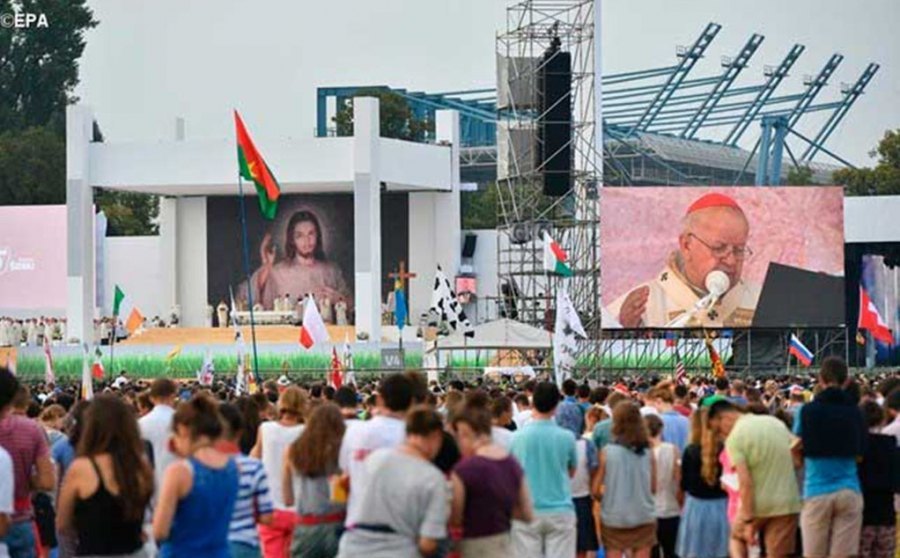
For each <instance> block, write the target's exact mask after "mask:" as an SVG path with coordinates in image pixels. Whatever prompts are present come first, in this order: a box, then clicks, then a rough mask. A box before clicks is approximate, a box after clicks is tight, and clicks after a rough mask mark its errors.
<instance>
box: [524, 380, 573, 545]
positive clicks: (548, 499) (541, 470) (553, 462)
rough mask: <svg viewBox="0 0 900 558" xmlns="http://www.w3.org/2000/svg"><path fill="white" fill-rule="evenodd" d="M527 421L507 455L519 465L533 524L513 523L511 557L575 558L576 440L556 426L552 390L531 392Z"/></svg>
mask: <svg viewBox="0 0 900 558" xmlns="http://www.w3.org/2000/svg"><path fill="white" fill-rule="evenodd" d="M533 404H534V409H533V412H532V418H531V420H530V421H529V422H528V424H526V425H525V427H523V428H521V429H519V430H517V431H516V433H515V434H514V435H513V438H512V443H511V444H510V448H509V450H510V453H512V454H513V455H514V456H515V457H516V459H518V460H519V464H520V465H521V466H522V469H523V470H524V472H525V480H526V482H527V483H528V489H529V490H530V491H531V497H532V501H533V502H534V521H532V522H531V523H522V522H520V521H514V522H513V529H512V535H513V537H512V538H513V546H514V549H515V555H516V556H526V557H546V558H555V557H557V556H574V555H575V543H576V531H575V506H574V504H573V503H572V490H571V487H570V483H569V479H570V478H571V476H572V475H574V474H575V467H576V464H577V456H576V454H575V436H574V435H573V434H572V432H569V431H567V430H565V429H563V428H561V427H560V426H558V425H557V424H556V422H555V421H554V420H553V416H554V414H555V412H556V410H557V406H558V405H559V389H558V388H557V387H556V384H554V383H551V382H542V383H540V384H538V385H537V386H536V387H535V389H534V396H533Z"/></svg>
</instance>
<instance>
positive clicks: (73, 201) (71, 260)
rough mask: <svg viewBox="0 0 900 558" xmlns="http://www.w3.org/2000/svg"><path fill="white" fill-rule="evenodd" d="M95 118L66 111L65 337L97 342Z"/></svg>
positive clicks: (76, 108) (74, 108)
mask: <svg viewBox="0 0 900 558" xmlns="http://www.w3.org/2000/svg"><path fill="white" fill-rule="evenodd" d="M93 124H94V116H93V113H92V112H91V109H90V108H89V107H88V106H86V105H71V106H69V107H67V108H66V229H67V241H66V243H67V264H66V265H67V274H66V275H67V279H66V285H67V287H66V288H67V295H68V296H67V303H66V321H67V324H66V335H67V337H69V338H77V339H78V340H79V341H81V342H85V343H90V344H93V342H94V275H95V270H94V193H93V190H92V189H91V182H90V151H89V148H90V142H91V138H92V136H93Z"/></svg>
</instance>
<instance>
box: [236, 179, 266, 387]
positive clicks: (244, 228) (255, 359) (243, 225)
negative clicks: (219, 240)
mask: <svg viewBox="0 0 900 558" xmlns="http://www.w3.org/2000/svg"><path fill="white" fill-rule="evenodd" d="M238 192H239V194H238V197H239V198H240V204H241V237H242V240H243V245H244V275H246V276H247V305H248V306H249V308H250V338H251V342H252V344H253V377H254V378H255V380H256V383H257V385H261V382H260V377H259V357H258V356H257V354H256V323H255V321H254V319H253V282H252V281H253V278H252V277H251V275H250V245H249V242H248V241H247V205H246V203H245V202H244V181H243V180H242V179H241V173H240V171H238Z"/></svg>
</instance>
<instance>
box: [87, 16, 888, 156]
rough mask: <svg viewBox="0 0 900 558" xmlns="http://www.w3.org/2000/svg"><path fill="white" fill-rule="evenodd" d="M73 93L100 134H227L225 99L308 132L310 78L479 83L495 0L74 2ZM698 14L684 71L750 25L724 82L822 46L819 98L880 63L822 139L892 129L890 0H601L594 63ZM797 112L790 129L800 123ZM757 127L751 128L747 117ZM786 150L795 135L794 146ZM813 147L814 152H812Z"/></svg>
mask: <svg viewBox="0 0 900 558" xmlns="http://www.w3.org/2000/svg"><path fill="white" fill-rule="evenodd" d="M88 4H89V5H90V6H91V8H92V9H93V10H94V14H95V17H96V19H98V20H99V21H100V24H99V26H98V27H97V28H96V29H94V30H92V31H91V32H90V33H89V34H88V37H87V48H86V50H85V54H84V57H83V58H82V61H81V85H80V86H79V87H78V90H77V92H76V94H77V95H78V96H79V97H81V99H82V100H83V101H84V102H86V103H88V104H89V105H91V106H92V107H93V109H94V111H95V113H96V116H97V119H98V120H99V123H100V126H101V129H102V130H103V132H104V135H105V136H106V137H107V138H108V139H109V140H111V141H123V140H137V141H157V140H160V139H170V138H171V137H173V135H174V119H175V117H176V116H183V117H184V118H185V119H186V120H187V136H188V138H201V137H203V138H206V137H230V136H231V134H232V133H233V132H232V120H231V115H230V110H231V108H232V107H237V108H238V109H239V110H240V111H241V112H242V114H243V115H244V117H245V120H246V121H247V123H248V126H249V127H250V129H251V133H253V134H255V135H258V136H268V137H281V136H293V137H304V136H311V135H312V134H313V131H314V126H315V114H316V106H315V91H316V87H320V86H340V85H376V84H385V85H390V86H394V87H404V88H407V89H412V90H425V91H435V92H436V91H448V90H460V89H472V88H480V87H493V86H494V84H495V80H494V52H495V49H496V46H495V36H496V33H497V32H499V31H502V30H503V28H504V26H505V10H506V5H507V4H508V2H507V1H505V0H344V1H339V0H255V1H254V2H247V1H246V0H154V1H152V2H151V1H147V0H128V1H123V0H88ZM710 21H715V22H717V23H720V24H722V26H723V29H722V31H721V32H720V33H719V35H718V37H717V38H716V40H715V41H714V42H713V44H712V46H711V47H710V49H709V50H708V51H707V52H708V56H707V57H706V59H705V60H704V61H703V62H702V63H701V64H700V65H698V67H697V68H696V69H695V72H694V74H692V75H693V77H698V76H702V75H712V74H718V73H719V71H720V68H719V61H720V58H721V56H722V55H733V54H735V53H736V52H737V50H738V49H739V48H740V47H741V46H742V45H743V44H744V42H745V41H746V40H747V38H748V37H749V36H750V34H751V33H753V32H757V33H760V34H762V35H765V37H766V39H765V41H764V42H763V44H762V46H761V47H760V49H759V50H758V51H757V53H756V55H755V57H754V58H753V60H752V61H751V66H750V67H749V68H747V69H746V70H745V71H744V74H743V75H742V76H741V79H740V80H739V82H738V84H742V83H743V84H749V83H761V82H762V81H763V75H762V72H763V66H764V65H766V64H768V65H775V64H777V63H778V62H780V61H781V59H782V58H783V57H784V55H785V54H786V53H787V51H788V49H789V48H790V47H791V45H793V44H794V43H801V44H804V45H805V46H806V47H807V48H806V52H804V54H803V56H802V57H801V58H800V60H799V61H798V62H797V64H796V65H795V66H794V70H793V71H792V75H791V76H790V77H789V78H788V80H787V81H786V82H785V83H784V84H783V85H782V87H781V88H780V89H779V94H787V93H795V92H799V91H801V90H802V88H803V75H804V74H815V73H817V72H818V71H819V69H820V68H821V67H822V65H823V64H824V63H825V61H826V60H827V58H828V57H829V56H830V55H831V54H832V53H834V52H840V53H842V54H843V55H844V56H845V59H844V62H843V64H842V65H841V67H840V68H839V69H838V71H837V72H836V74H835V76H836V77H835V79H833V80H832V83H831V84H830V85H829V86H828V87H827V88H826V90H825V91H823V93H822V95H821V96H820V98H819V100H822V101H824V100H836V99H838V98H839V96H840V83H841V82H851V83H852V82H853V81H855V80H856V79H857V77H858V76H859V74H860V73H861V72H862V70H863V69H864V68H865V66H866V64H868V63H869V62H878V63H880V64H881V70H880V71H879V73H878V75H877V76H876V77H875V79H874V80H873V82H872V83H871V84H870V86H869V88H868V90H867V92H866V94H865V95H864V96H863V97H862V98H861V99H860V100H859V101H858V102H857V104H856V105H855V106H854V108H853V109H852V110H851V112H850V114H849V116H848V117H847V118H846V119H845V120H844V121H843V122H842V124H841V127H840V128H839V129H838V131H837V132H836V133H835V135H834V136H833V139H832V140H831V141H830V142H829V144H828V145H829V147H830V148H832V149H833V150H835V151H837V152H838V153H839V154H841V155H843V156H845V157H847V158H848V159H850V160H851V161H852V162H854V163H856V164H872V160H871V159H869V158H868V155H867V153H868V151H869V150H870V149H872V147H873V146H874V145H875V144H876V143H877V142H878V140H879V139H880V137H881V136H882V135H883V133H884V131H885V130H886V129H889V128H898V127H900V77H898V76H900V74H898V70H900V67H898V66H900V33H898V32H897V25H898V23H900V1H898V0H857V1H855V2H848V1H846V0H790V1H789V2H787V1H785V0H752V1H751V0H742V1H737V0H728V1H726V0H607V1H606V2H604V4H603V49H604V55H603V65H604V73H610V72H619V71H627V70H635V69H644V68H652V67H660V66H666V65H670V64H673V63H674V61H675V47H676V45H678V44H689V43H691V42H692V41H693V40H694V39H695V38H696V36H697V35H698V34H699V33H700V31H701V30H702V29H703V27H704V26H705V25H706V24H707V23H708V22H710ZM820 122H821V117H820V118H818V119H813V118H809V119H807V120H805V121H803V122H802V125H801V129H802V130H804V131H806V132H809V133H814V132H815V131H816V130H817V129H818V126H817V124H819V123H820ZM754 127H755V126H754ZM798 148H799V146H798ZM817 160H821V161H825V162H828V160H827V159H826V158H824V157H821V156H820V158H818V159H817Z"/></svg>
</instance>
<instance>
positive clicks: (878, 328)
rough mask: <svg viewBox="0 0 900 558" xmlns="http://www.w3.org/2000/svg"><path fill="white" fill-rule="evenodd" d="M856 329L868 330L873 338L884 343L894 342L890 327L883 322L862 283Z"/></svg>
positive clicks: (891, 343)
mask: <svg viewBox="0 0 900 558" xmlns="http://www.w3.org/2000/svg"><path fill="white" fill-rule="evenodd" d="M856 329H858V330H863V329H866V330H868V331H869V333H871V334H872V337H873V338H874V339H876V340H878V341H881V342H882V343H884V344H886V345H893V344H894V335H893V333H891V329H890V328H889V327H888V326H887V324H886V323H884V320H883V319H882V318H881V314H880V313H879V312H878V307H877V306H875V303H874V302H872V299H871V298H869V293H867V292H866V290H865V289H864V288H862V285H860V287H859V321H858V322H857V324H856Z"/></svg>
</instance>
